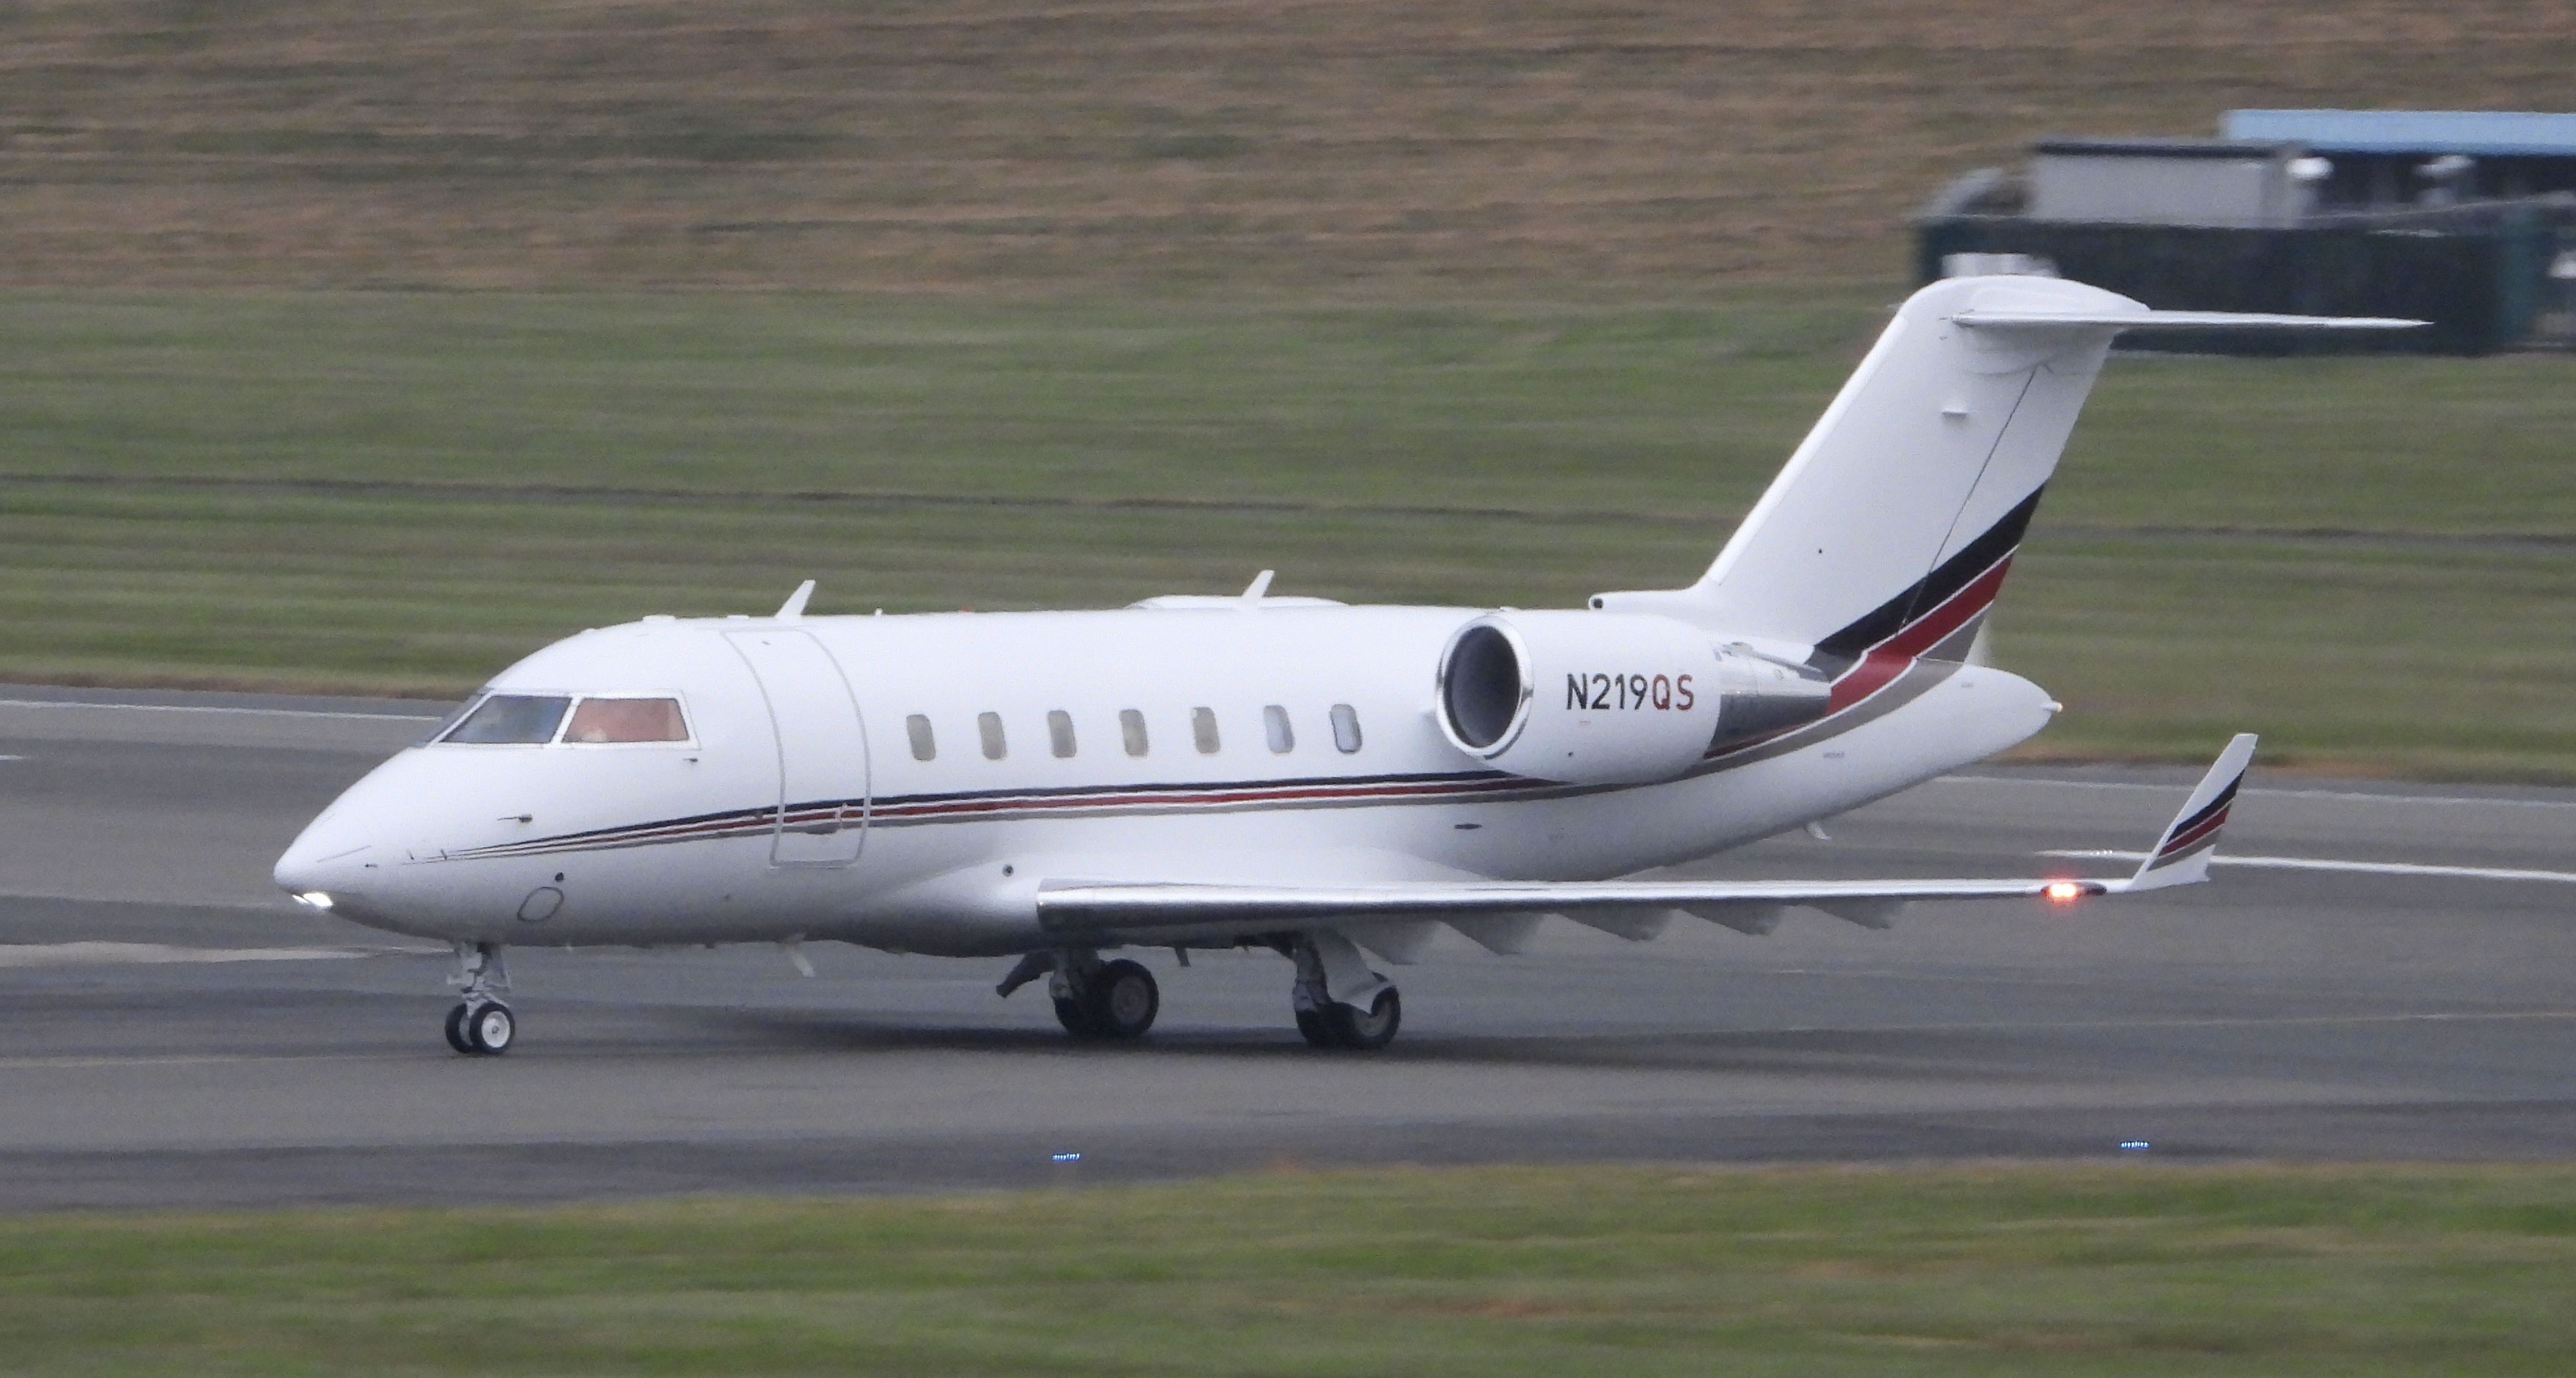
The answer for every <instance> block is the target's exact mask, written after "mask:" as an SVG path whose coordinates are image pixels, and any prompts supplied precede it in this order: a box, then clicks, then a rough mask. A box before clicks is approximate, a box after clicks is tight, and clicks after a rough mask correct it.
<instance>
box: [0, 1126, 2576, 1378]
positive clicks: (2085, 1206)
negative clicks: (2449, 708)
mask: <svg viewBox="0 0 2576 1378" xmlns="http://www.w3.org/2000/svg"><path fill="white" fill-rule="evenodd" d="M2571 1345H2576V1171H2571V1170H2570V1169H2568V1168H2564V1167H2549V1168H2538V1167H2535V1168H2410V1167H2373V1168H2328V1169H2290V1168H2176V1167H2162V1168H2159V1167H2153V1166H2147V1165H2134V1166H2132V1165H2126V1164H2123V1165H2120V1166H2119V1167H2117V1168H2114V1167H2088V1168H2033V1167H2027V1166H2022V1167H2009V1168H2005V1167H1998V1168H1974V1167H1969V1168H1943V1169H1909V1170H1899V1171H1888V1170H1836V1169H1769V1170H1688V1169H1671V1168H1667V1169H1656V1168H1608V1167H1586V1168H1551V1169H1480V1170H1473V1171H1447V1172H1423V1171H1406V1170H1397V1171H1380V1172H1369V1173H1346V1174H1339V1173H1337V1174H1321V1175H1316V1174H1305V1173H1294V1172H1290V1173H1280V1174H1273V1175H1269V1176H1264V1177H1257V1178H1239V1179H1232V1180H1220V1181H1213V1182H1196V1183H1187V1184H1182V1185H1176V1186H1155V1187H1141V1188H1119V1189H1103V1190H1087V1191H1051V1192H1034V1193H1011V1194H992V1195H981V1196H964V1197H949V1198H928V1199H894V1200H859V1201H736V1200H701V1201H684V1202H661V1203H645V1204H632V1205H609V1206H573V1207H561V1208H551V1209H542V1210H523V1211H502V1210H468V1211H432V1210H384V1209H368V1210H325V1211H287V1212H256V1213H239V1214H224V1215H129V1216H58V1217H18V1218H13V1219H7V1220H0V1354H5V1355H6V1356H7V1357H6V1359H5V1361H0V1366H5V1367H6V1368H7V1370H8V1371H9V1372H11V1373H15V1374H28V1375H37V1374H87V1373H111V1372H112V1373H165V1372H167V1373H178V1372H185V1373H192V1374H208V1373H214V1374H221V1373H259V1374H263V1375H277V1374H296V1373H347V1372H369V1373H423V1374H428V1373H452V1372H479V1373H489V1372H504V1371H506V1372H520V1373H566V1374H570V1373H698V1372H724V1373H901V1374H921V1373H941V1374H958V1375H971V1374H984V1373H992V1374H1020V1375H1026V1374H1087V1375H1097V1374H1137V1375H1142V1374H1161V1373H1171V1374H1181V1373H1187V1374H1211V1375H1229V1374H1232V1375H1253V1374H1301V1375H1303V1374H1381V1373H1397V1372H1400V1373H1410V1374H1421V1375H1425V1376H1426V1378H1433V1376H1436V1375H1446V1374H1455V1375H1461V1378H1466V1376H1468V1375H1473V1376H1474V1378H1506V1376H1507V1375H1512V1374H1551V1375H1563V1374H1593V1373H1599V1374H1622V1375H1629V1374H1635V1375H1656V1374H1707V1373H1748V1374H1792V1373H1794V1374H1801V1375H1836V1374H1852V1375H1862V1374H1866V1375H1872V1378H1884V1376H1885V1375H1908V1376H1909V1378H1910V1376H1913V1375H1924V1376H1926V1378H1928V1376H1929V1375H1942V1374H1981V1375H1983V1374H2024V1373H2026V1374H2050V1375H2064V1374H2103V1375H2109V1374H2186V1373H2187V1374H2249V1375H2250V1374H2262V1375H2268V1376H2271V1378H2286V1376H2289V1375H2300V1374H2321V1375H2322V1374H2334V1375H2371V1374H2399V1373H2406V1374H2416V1373H2428V1372H2440V1373H2445V1374H2548V1373H2559V1372H2564V1371H2565V1364H2566V1356H2567V1354H2568V1353H2569V1352H2570V1347H2571Z"/></svg>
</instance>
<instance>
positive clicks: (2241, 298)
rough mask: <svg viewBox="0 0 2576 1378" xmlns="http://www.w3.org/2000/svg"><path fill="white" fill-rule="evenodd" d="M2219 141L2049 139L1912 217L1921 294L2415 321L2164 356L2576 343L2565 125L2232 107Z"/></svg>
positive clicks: (2564, 118)
mask: <svg viewBox="0 0 2576 1378" xmlns="http://www.w3.org/2000/svg"><path fill="white" fill-rule="evenodd" d="M2219 133H2220V137H2218V138H2214V139H2076V138H2054V139H2045V140H2042V141H2040V142H2039V143H2037V144H2035V145H2033V146H2032V149H2031V155H2030V160H2029V162H2028V164H2027V165H2026V166H2025V167H2024V168H2023V169H2020V170H2018V171H2007V170H2005V169H2000V168H1983V169H1979V170H1977V171H1975V172H1971V173H1968V174H1965V175H1963V176H1961V177H1959V178H1956V179H1954V180H1953V181H1952V182H1951V183H1950V184H1949V185H1948V186H1946V187H1944V188H1943V189H1942V191H1941V192H1940V194H1939V195H1937V196H1935V197H1934V198H1933V199H1932V201H1931V202H1930V203H1929V204H1927V205H1926V206H1925V207H1924V208H1923V210H1922V211H1921V212H1920V213H1918V214H1917V216H1916V218H1915V232H1916V255H1917V261H1916V268H1917V273H1918V275H1919V276H1920V278H1921V279H1922V280H1924V281H1927V282H1928V281H1930V280H1932V279H1934V278H1939V277H1946V276H1956V275H1958V274H1960V273H1963V272H1991V271H1998V270H2004V271H2036V272H2055V273H2058V274H2062V275H2063V276H2066V277H2071V278H2078V279H2081V280H2083V281H2085V282H2090V283H2094V284H2097V285H2099V286H2103V287H2108V288H2110V289H2111V290H2113V291H2116V292H2120V293H2123V294H2125V295H2128V296H2131V297H2135V298H2137V299H2138V300H2140V301H2143V302H2145V303H2146V304H2148V305H2149V306H2153V307H2158V308H2164V309H2171V310H2225V311H2281V312H2292V313H2298V314H2314V315H2373V316H2411V317H2417V318H2421V319H2424V320H2429V321H2431V322H2433V324H2432V326H2431V327H2430V328H2428V329H2424V330H2419V331H2412V332H2407V333H2405V334H2401V335H2392V336H2384V337H2377V338H2372V339H2367V340H2361V339H2301V340H2275V341H2260V342H2250V343H2249V342H2247V341H2243V340H2239V341H2234V342H2229V341H2223V340H2219V339H2216V338H2210V339H2197V338H2192V337H2188V336H2176V337H2173V338H2172V339H2170V340H2167V341H2163V342H2160V345H2161V347H2167V348H2178V349H2190V350H2204V349H2205V350H2212V351H2219V350H2232V351H2241V350H2244V349H2247V348H2255V349H2262V350H2267V351H2279V350H2289V349H2298V350H2314V349H2354V348H2359V349H2376V350H2403V351H2409V352H2422V353H2443V354H2487V353H2493V352H2495V351H2498V350H2504V349H2518V348H2549V347H2557V348H2570V347H2576V114H2520V113H2503V112H2485V111H2394V110H2234V111H2230V112H2228V114H2227V116H2226V118H2225V119H2224V120H2223V121H2222V122H2221V125H2220V131H2219Z"/></svg>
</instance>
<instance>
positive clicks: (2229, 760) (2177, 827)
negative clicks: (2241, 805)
mask: <svg viewBox="0 0 2576 1378" xmlns="http://www.w3.org/2000/svg"><path fill="white" fill-rule="evenodd" d="M2253 761H2254V734H2253V733H2251V732H2239V733H2237V734H2236V738H2235V740H2233V741H2231V742H2229V743H2228V744H2227V749H2226V750H2225V751H2222V752H2220V753H2218V762H2217V764H2215V765H2213V766H2211V767H2210V768H2209V773H2208V774H2207V775H2204V776H2202V777H2200V788H2198V789H2195V790H2193V791H2192V792H2191V797H2190V798H2189V799H2186V800H2184V801H2183V805H2182V812H2180V813H2178V814H2175V815H2174V821H2173V826H2171V827H2169V828H2167V829H2165V835H2164V837H2163V838H2162V839H2160V840H2158V841H2157V843H2156V849H2155V850H2154V851H2152V852H2149V853H2148V854H2147V859H2146V860H2145V861H2144V862H2141V863H2140V864H2139V866H2138V873H2137V874H2136V875H2134V876H2131V877H2130V878H2129V881H2128V883H2127V884H2125V885H2122V886H2120V887H2119V888H2120V889H2122V890H2124V891H2134V890H2161V889H2164V888H2165V887H2166V886H2168V885H2192V884H2196V883H2198V882H2200V881H2204V880H2207V879H2209V854H2210V853H2211V852H2213V851H2216V850H2217V849H2218V830H2219V829H2220V828H2221V827H2224V826H2225V825H2226V823H2227V810H2228V808H2229V807H2230V806H2231V805H2233V804H2234V803H2235V802H2236V787H2237V786H2239V785H2241V784H2243V783H2245V769H2246V767H2247V766H2249V765H2251V764H2253Z"/></svg>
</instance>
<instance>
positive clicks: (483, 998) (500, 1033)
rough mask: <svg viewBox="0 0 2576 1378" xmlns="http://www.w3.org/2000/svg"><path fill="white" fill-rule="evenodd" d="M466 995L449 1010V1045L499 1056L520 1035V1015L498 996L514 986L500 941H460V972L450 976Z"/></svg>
mask: <svg viewBox="0 0 2576 1378" xmlns="http://www.w3.org/2000/svg"><path fill="white" fill-rule="evenodd" d="M447 983H448V984H449V985H451V986H456V987H460V988H461V989H462V991H463V993H464V996H465V998H464V999H463V1000H461V1001H459V1002H458V1003H457V1005H456V1007H455V1008H454V1009H451V1010H449V1011H448V1012H447V1046H448V1047H451V1048H454V1049H455V1050H456V1051H458V1052H460V1053H464V1054H466V1055H468V1056H472V1057H497V1056H499V1055H500V1054H502V1053H506V1052H508V1051H509V1050H510V1044H511V1043H512V1042H514V1041H516V1040H517V1038H518V1036H519V1020H518V1016H516V1015H514V1014H512V1013H510V1007H509V1006H507V1005H504V1004H502V1003H501V1002H500V1000H498V999H497V998H495V997H496V996H498V995H499V994H500V993H501V992H503V991H506V990H508V989H509V988H510V973H509V969H508V968H506V967H504V966H503V965H502V964H501V945H500V944H499V943H458V944H457V945H456V974H455V975H454V976H451V977H449V978H447Z"/></svg>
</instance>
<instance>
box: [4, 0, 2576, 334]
mask: <svg viewBox="0 0 2576 1378" xmlns="http://www.w3.org/2000/svg"><path fill="white" fill-rule="evenodd" d="M2570 72H2576V6H2570V5H2566V4H2561V3H2551V4H2534V3H2530V0H2461V2H2460V3H2451V4H2445V5H2441V6H2428V5H2423V4H2419V3H2412V2H2411V0H2409V2H2408V3H2350V4H2338V3H2320V2H2316V0H2311V2H2309V3H2241V2H2237V0H2181V2H2178V3H2155V4H2139V3H2134V0H2129V2H2127V3H2115V2H2114V0H2059V2H2057V3H2030V2H2028V0H1955V2H1954V3H1946V4H1922V3H1906V2H1905V0H1859V2H1857V3H1845V4H1800V3H1791V2H1790V0H1752V2H1751V3H1744V2H1740V0H1737V2H1730V3H1709V2H1708V0H1628V2H1627V3H1619V2H1618V0H1566V2H1565V3H1551V4H1539V3H1531V2H1530V0H1487V2H1486V3H1414V4H1401V3H1393V2H1392V0H1174V2H1171V3H1130V2H1127V0H1116V2H1111V0H1102V2H1100V3H1088V4H1085V3H1045V0H952V2H951V3H927V2H918V0H917V2H915V3H880V4H830V3H825V2H824V0H686V2H685V3H671V2H670V0H633V2H628V0H558V2H557V3H541V0H513V2H511V3H502V2H501V0H406V3H403V4H400V5H392V4H383V3H359V2H358V0H0V284H11V285H67V284H81V285H135V286H195V285H240V284H263V285H316V286H321V285H330V286H363V285H382V286H421V287H447V288H478V287H539V288H568V287H581V286H593V285H612V284H613V285H625V286H705V287H739V286H771V287H776V286H785V287H818V288H870V289H887V288H893V289H924V288H931V289H941V288H946V289H953V288H960V287H963V288H978V289H990V288H999V289H1003V290H1010V291H1027V290H1032V289H1037V290H1074V291H1089V290H1112V291H1123V290H1133V289H1136V288H1140V287H1141V288H1148V289H1153V290H1174V289H1181V290H1192V289H1203V288H1209V287H1215V288H1221V289H1241V288H1247V287H1250V288H1287V289H1293V290H1296V291H1300V292H1316V291H1332V290H1345V289H1347V290H1356V291H1360V292H1367V293H1371V294H1376V293H1381V292H1384V291H1388V290H1395V291H1400V292H1408V293H1423V294H1430V295H1443V294H1448V293H1452V292H1470V293H1477V294H1490V293H1492V292H1495V291H1498V290H1502V291H1517V290H1521V289H1524V288H1527V287H1529V286H1532V285H1538V284H1552V285H1556V286H1570V287H1578V288H1581V289H1585V290H1593V289H1601V288H1607V289H1610V290H1614V291H1637V290H1645V291H1666V290H1674V289H1686V288H1687V287H1689V286H1690V285H1692V284H1698V283H1706V282H1711V281H1721V280H1723V281H1743V280H1759V279H1781V278H1803V277H1817V276H1861V277H1877V278H1889V277H1895V276H1899V275H1901V274H1902V273H1903V272H1904V271H1905V267H1904V265H1905V257H1904V255H1905V236H1904V233H1903V230H1902V227H1901V224H1900V221H1901V218H1902V217H1903V215H1904V214H1905V213H1906V211H1907V210H1909V209H1910V208H1911V207H1912V206H1913V205H1914V204H1915V203H1916V202H1918V201H1919V200H1920V198H1921V197H1923V196H1924V195H1925V194H1926V193H1928V192H1929V191H1931V190H1932V189H1933V188H1934V187H1936V186H1938V185H1939V184H1940V183H1941V182H1942V181H1943V180H1944V179H1946V178H1947V177H1948V176H1950V175H1951V174H1953V173H1955V172H1957V171H1959V170H1961V169H1963V168H1966V167H1969V166H1974V165H1978V164H1981V163H1994V162H1999V161H2005V160H2009V159H2011V158H2012V157H2014V156H2015V151H2016V149H2017V148H2018V147H2019V146H2021V145H2022V144H2024V143H2026V142H2027V141H2028V140H2029V139H2031V138H2032V137H2034V136H2036V135H2039V134H2042V133H2047V132H2052V131H2079V132H2094V133H2163V134H2193V133H2206V132H2209V131H2210V130H2211V129H2212V128H2213V127H2214V125H2213V122H2214V121H2215V119H2216V118H2217V115H2218V113H2219V112H2220V111H2222V110H2224V109H2227V108H2229V107H2232V106H2242V105H2353V106H2465V107H2498V108H2566V107H2568V106H2569V105H2571V104H2576V99H2571V97H2572V96H2576V91H2571V85H2576V83H2571V79H2570V77H2569V73H2570Z"/></svg>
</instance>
